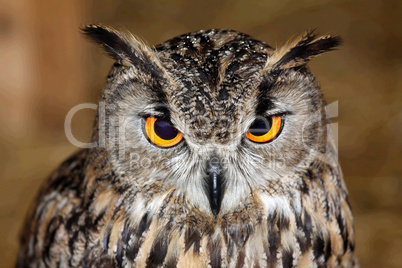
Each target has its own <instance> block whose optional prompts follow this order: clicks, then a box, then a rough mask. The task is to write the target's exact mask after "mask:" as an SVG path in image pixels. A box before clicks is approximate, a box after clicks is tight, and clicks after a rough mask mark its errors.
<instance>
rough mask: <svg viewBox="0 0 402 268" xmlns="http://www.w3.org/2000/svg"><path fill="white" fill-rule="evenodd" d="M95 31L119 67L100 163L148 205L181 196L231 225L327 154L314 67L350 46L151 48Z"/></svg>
mask: <svg viewBox="0 0 402 268" xmlns="http://www.w3.org/2000/svg"><path fill="white" fill-rule="evenodd" d="M83 32H84V34H86V35H87V36H89V37H90V38H91V39H92V40H94V41H95V42H97V43H99V44H100V45H102V46H103V48H104V49H105V51H106V52H107V53H108V54H109V55H110V56H111V57H112V58H113V59H115V60H116V63H115V64H114V65H113V67H112V69H111V71H110V73H109V75H108V78H107V83H106V86H105V88H104V90H103V92H102V96H101V98H100V101H99V109H98V114H97V119H96V129H95V131H94V134H93V141H94V142H96V143H97V147H96V148H93V149H92V150H93V154H102V155H103V157H104V158H107V159H108V160H107V162H108V163H109V165H110V166H111V168H112V169H113V172H114V174H115V176H116V178H115V181H116V180H117V181H119V183H122V184H124V185H130V186H131V187H133V188H138V189H139V188H141V189H144V187H145V188H146V189H148V190H147V191H144V192H143V195H144V196H146V195H152V196H156V195H158V194H161V193H166V192H170V193H173V194H174V195H175V196H176V197H177V198H178V199H181V200H182V201H183V204H185V205H184V206H185V207H186V208H187V209H196V210H198V211H201V212H202V213H205V214H206V215H213V216H215V217H216V216H217V215H224V214H225V213H227V212H229V211H233V210H234V209H236V208H237V207H238V206H240V204H242V205H243V206H244V204H247V200H251V199H253V196H254V194H255V192H256V191H261V190H263V191H265V192H267V193H269V194H271V195H281V194H283V193H284V192H285V191H286V190H287V189H289V188H292V187H297V185H298V183H299V182H300V175H301V174H303V173H305V172H306V171H307V170H308V168H309V166H310V165H312V163H314V162H315V161H317V154H325V152H326V150H327V144H328V133H327V127H326V125H327V116H326V113H325V101H324V99H323V96H322V93H321V91H320V88H319V85H318V83H317V82H316V81H315V78H314V76H313V75H312V74H311V73H310V72H309V70H308V68H307V67H306V64H307V63H308V62H309V60H310V59H312V58H313V57H315V56H318V55H320V54H321V53H323V52H326V51H329V50H332V49H334V48H335V47H336V46H337V45H338V44H339V43H340V39H339V37H331V36H321V37H318V36H317V35H316V34H315V33H314V32H313V31H310V32H307V33H305V34H303V35H301V36H299V37H297V38H295V39H294V40H292V41H289V42H288V43H286V44H285V45H283V46H282V47H279V48H276V49H273V48H271V47H270V46H268V45H267V44H265V43H264V42H260V41H257V40H255V39H253V38H251V37H250V36H248V35H246V34H243V33H239V32H236V31H232V30H216V29H213V30H208V31H198V32H193V33H189V34H185V35H182V36H179V37H176V38H173V39H171V40H168V41H166V42H164V43H162V44H160V45H158V46H156V47H151V46H149V45H147V44H146V43H144V42H142V41H140V40H139V39H138V38H136V37H135V36H133V35H132V34H130V33H129V32H127V31H123V30H116V29H113V28H110V27H106V26H102V25H89V26H86V27H85V28H83ZM111 183H112V182H111ZM113 183H115V182H113ZM153 200H156V201H155V202H157V200H159V199H155V198H153ZM151 206H152V204H151Z"/></svg>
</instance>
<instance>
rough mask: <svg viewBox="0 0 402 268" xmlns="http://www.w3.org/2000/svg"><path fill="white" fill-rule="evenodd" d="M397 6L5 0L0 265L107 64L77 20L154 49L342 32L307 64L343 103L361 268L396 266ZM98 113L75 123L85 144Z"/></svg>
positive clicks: (1, 10)
mask: <svg viewBox="0 0 402 268" xmlns="http://www.w3.org/2000/svg"><path fill="white" fill-rule="evenodd" d="M401 7H402V1H397V0H395V1H392V0H389V1H382V0H372V1H346V0H338V1H329V0H323V1H307V0H303V1H279V0H277V1H268V0H266V1H261V0H248V1H238V0H230V1H229V0H227V1H216V0H214V1H212V0H203V1H185V0H171V1H155V0H148V1H139V0H137V1H135V0H132V1H105V0H99V1H81V0H69V1H56V0H53V1H51V0H41V1H33V0H31V1H29V0H19V1H9V0H0V62H1V64H0V266H1V267H12V265H13V263H14V260H15V255H16V250H17V245H18V242H17V236H18V232H19V229H20V227H21V223H22V220H23V217H24V214H25V212H26V210H27V208H28V206H29V204H30V202H31V201H32V199H33V197H34V195H35V194H36V192H37V189H38V187H39V185H40V184H41V182H42V181H43V180H44V179H45V178H46V176H47V175H48V174H49V173H50V172H51V171H52V170H53V169H54V168H56V166H57V165H58V164H59V163H60V162H61V161H62V160H63V159H65V158H66V157H67V156H68V155H70V154H71V153H72V152H73V151H75V150H76V148H75V147H74V146H73V145H71V144H70V143H69V142H68V140H67V138H66V136H65V134H64V127H63V124H64V119H65V116H66V114H67V112H68V111H69V110H70V109H71V108H72V107H73V106H75V105H77V104H79V103H84V102H92V103H95V102H96V100H97V98H98V96H99V94H100V91H101V89H102V87H103V84H104V80H105V77H106V74H107V72H108V69H109V68H110V66H111V64H112V61H111V60H110V59H107V58H106V57H105V56H103V55H102V52H101V51H100V49H98V48H97V47H96V46H95V45H93V44H90V43H89V42H87V41H86V40H84V38H83V37H82V36H81V35H80V34H79V30H78V28H79V26H81V25H83V24H86V23H93V22H102V23H105V24H110V25H113V26H124V27H126V28H127V29H129V30H131V31H132V32H134V33H135V34H137V35H138V36H140V37H142V38H144V39H145V40H147V41H148V42H149V43H151V44H158V43H160V42H162V41H164V40H166V39H169V38H171V37H173V36H175V35H178V34H182V33H185V32H189V31H194V30H199V29H208V28H232V29H236V30H240V31H243V32H245V33H248V34H251V35H252V36H254V37H255V38H257V39H260V40H264V41H266V42H267V43H268V44H270V45H272V46H275V45H276V44H282V43H284V42H285V41H286V40H287V38H288V37H290V36H292V35H295V34H299V33H301V32H303V31H305V30H307V29H311V28H317V29H318V31H319V32H321V33H333V34H337V35H341V36H342V37H343V38H344V41H345V44H344V46H343V47H342V48H341V49H340V50H338V51H336V52H331V53H328V54H326V55H324V56H322V57H320V58H318V59H315V60H313V62H312V63H311V64H310V67H311V69H312V71H313V73H314V74H315V75H316V76H317V78H318V80H319V81H320V83H321V85H322V88H323V91H324V93H325V95H326V98H327V100H328V102H329V103H331V102H333V101H338V104H339V116H338V118H337V119H335V121H336V122H338V125H339V151H340V159H341V163H342V167H343V171H344V174H345V180H346V182H347V185H348V188H349V191H350V200H351V203H352V206H353V211H354V215H355V227H356V231H357V245H356V249H357V253H358V255H359V257H360V262H361V265H362V267H398V266H399V267H400V265H401V264H402V254H401V252H402V217H401V211H402V210H401V209H402V197H401V193H400V192H401V190H402V189H401V175H402V174H401V173H402V172H401V166H402V164H401V163H402V159H401V148H402V146H401V145H402V130H401V125H402V113H401V106H402V94H401V93H402V92H401V79H400V77H401V75H402V68H401V67H402V62H401V58H402V49H401V39H402V32H401V26H400V25H401V22H402V21H401V19H400V17H401V11H402V9H401ZM93 116H94V112H93V111H91V110H85V111H81V112H79V113H78V114H77V115H76V116H75V117H74V120H73V132H74V135H75V136H76V137H78V139H80V140H82V141H85V140H86V141H87V140H88V139H89V135H90V131H91V125H92V120H93Z"/></svg>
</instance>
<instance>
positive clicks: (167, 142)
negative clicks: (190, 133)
mask: <svg viewBox="0 0 402 268" xmlns="http://www.w3.org/2000/svg"><path fill="white" fill-rule="evenodd" d="M144 128H145V133H146V134H147V137H148V139H149V140H150V141H151V142H152V143H154V144H155V145H157V146H160V147H172V146H174V145H176V144H178V143H179V142H180V141H181V140H182V139H183V135H182V134H181V133H180V132H179V131H177V129H175V128H174V127H173V126H172V124H170V123H169V122H167V121H164V120H162V119H159V118H156V117H148V118H147V120H146V121H145V126H144Z"/></svg>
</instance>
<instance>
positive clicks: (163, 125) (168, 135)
mask: <svg viewBox="0 0 402 268" xmlns="http://www.w3.org/2000/svg"><path fill="white" fill-rule="evenodd" d="M154 129H155V133H156V135H158V136H159V137H161V138H162V139H164V140H171V139H174V138H175V137H176V136H177V130H176V129H175V128H174V127H173V126H172V125H171V124H170V123H169V122H166V121H163V120H160V119H158V120H156V121H155V125H154Z"/></svg>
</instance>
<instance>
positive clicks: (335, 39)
mask: <svg viewBox="0 0 402 268" xmlns="http://www.w3.org/2000/svg"><path fill="white" fill-rule="evenodd" d="M341 43H342V40H341V38H340V37H339V36H330V35H326V36H319V37H317V34H315V33H314V30H311V31H308V32H306V33H304V34H303V35H301V36H299V37H297V38H296V39H294V40H292V41H288V42H287V43H286V44H285V45H284V46H283V47H281V48H280V49H277V50H276V51H274V53H273V54H272V56H271V57H269V58H268V60H267V64H266V67H265V68H264V69H265V70H268V69H269V70H281V69H282V70H283V69H289V68H294V67H298V66H302V65H305V64H307V62H308V61H310V60H311V59H312V58H314V57H316V56H318V55H320V54H322V53H324V52H327V51H331V50H334V49H335V47H337V46H339V45H340V44H341Z"/></svg>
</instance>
